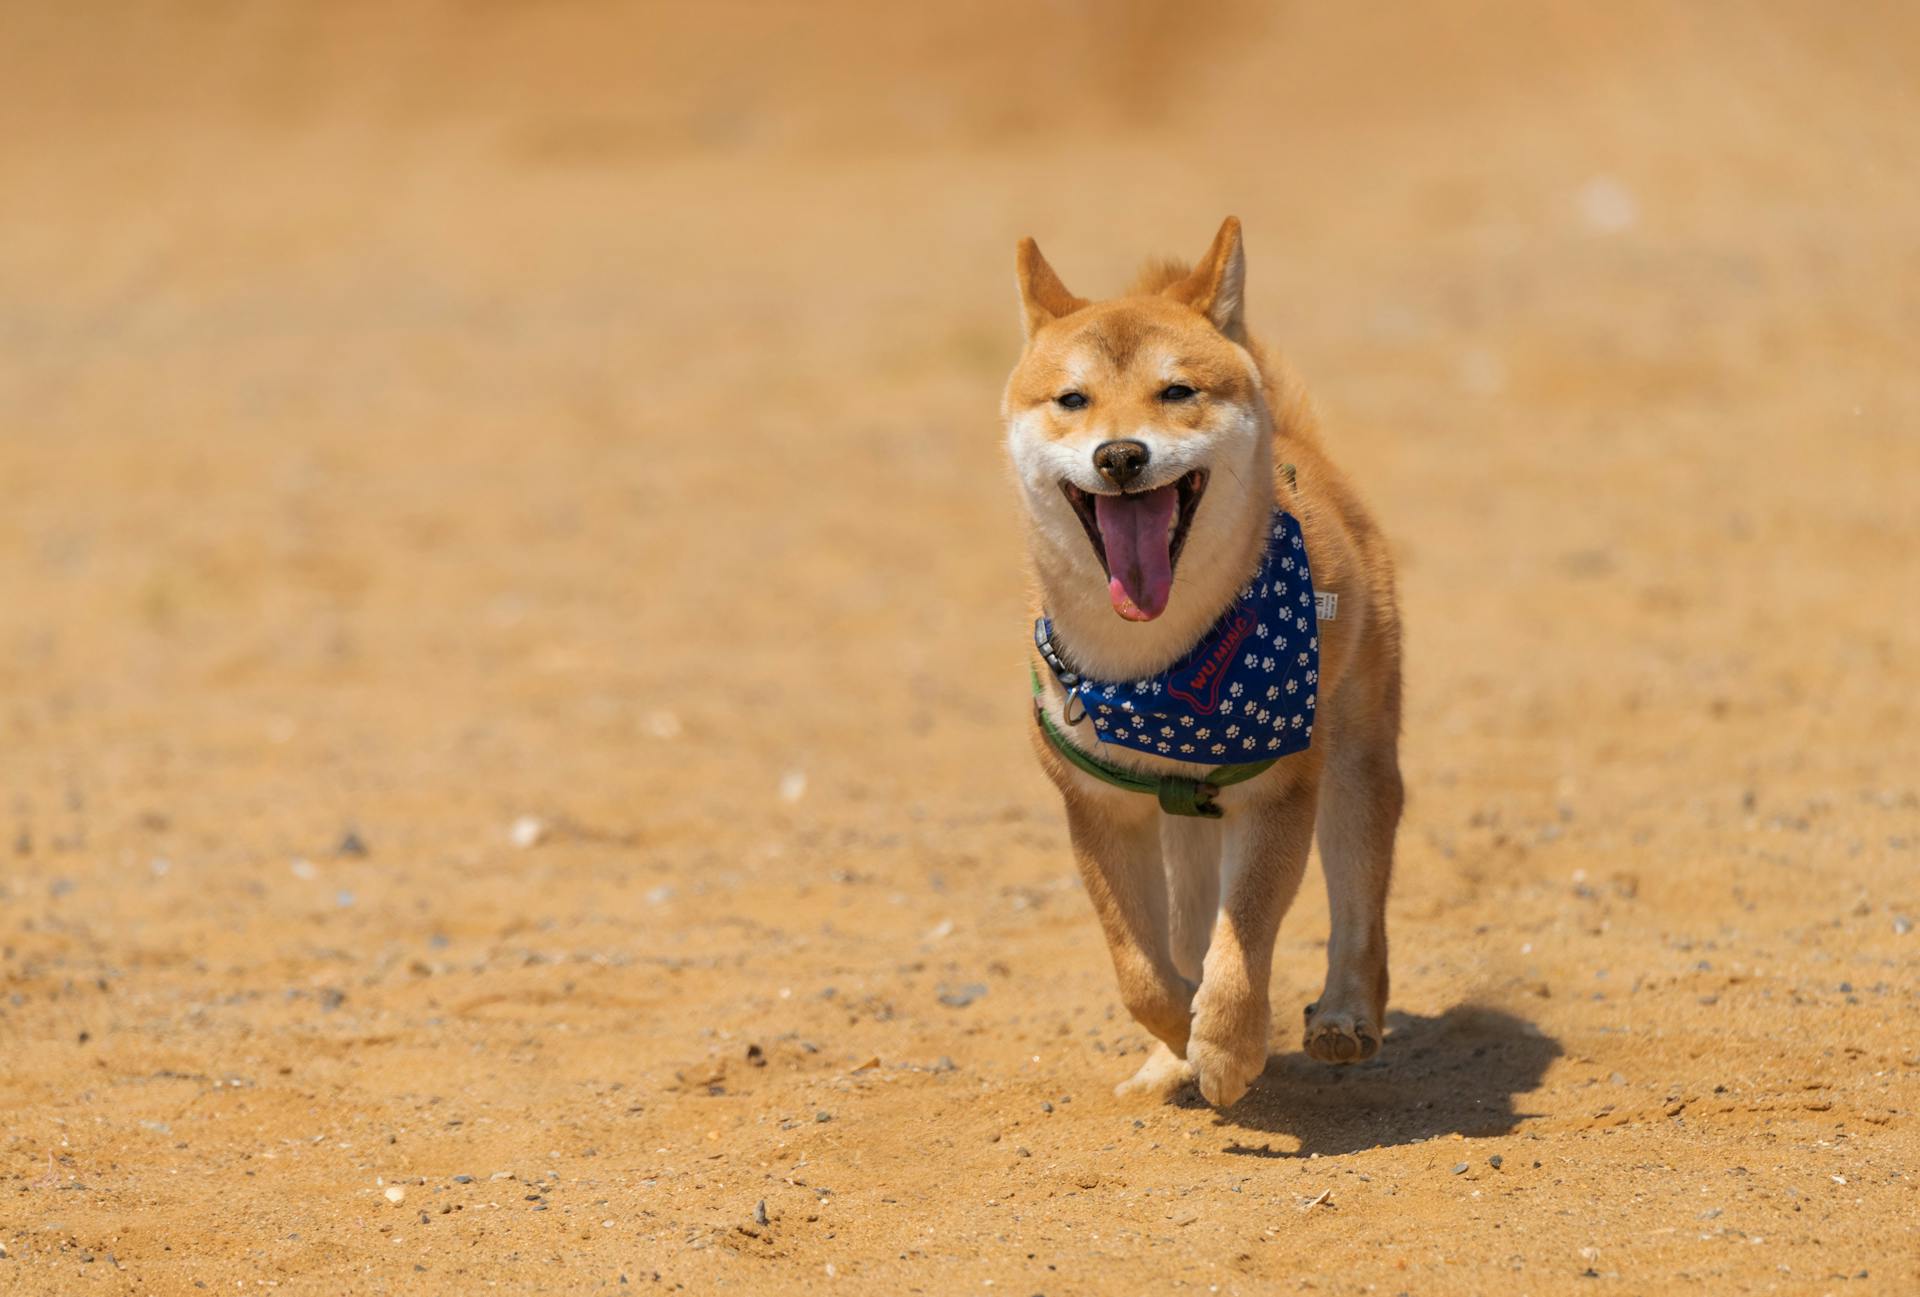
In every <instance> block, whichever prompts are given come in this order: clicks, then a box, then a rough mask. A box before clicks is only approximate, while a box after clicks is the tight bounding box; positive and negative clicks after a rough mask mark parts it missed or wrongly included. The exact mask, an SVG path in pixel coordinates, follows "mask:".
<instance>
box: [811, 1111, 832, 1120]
mask: <svg viewBox="0 0 1920 1297" xmlns="http://www.w3.org/2000/svg"><path fill="white" fill-rule="evenodd" d="M813 1119H814V1120H815V1121H832V1120H833V1114H832V1113H830V1112H828V1111H827V1110H826V1109H825V1108H822V1109H821V1110H820V1111H819V1112H816V1113H814V1114H813Z"/></svg>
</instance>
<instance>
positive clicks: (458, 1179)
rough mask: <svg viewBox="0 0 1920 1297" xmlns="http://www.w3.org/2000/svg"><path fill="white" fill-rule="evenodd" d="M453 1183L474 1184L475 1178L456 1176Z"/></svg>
mask: <svg viewBox="0 0 1920 1297" xmlns="http://www.w3.org/2000/svg"><path fill="white" fill-rule="evenodd" d="M453 1182H454V1183H455V1184H472V1183H473V1177H472V1176H470V1175H456V1176H454V1177H453Z"/></svg>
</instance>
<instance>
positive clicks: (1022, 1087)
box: [0, 0, 1920, 1297]
mask: <svg viewBox="0 0 1920 1297" xmlns="http://www.w3.org/2000/svg"><path fill="white" fill-rule="evenodd" d="M4 13H5V31H6V35H5V39H4V41H0V87H3V89H0V488H3V489H4V501H5V504H4V508H0V795H3V800H0V817H4V818H3V819H0V829H4V835H3V836H0V1248H4V1255H0V1291H5V1292H8V1293H23V1294H24V1293H74V1292H96V1291H98V1292H152V1293H176V1292H183V1293H191V1292H196V1291H200V1290H202V1289H204V1290H206V1291H209V1292H219V1291H225V1292H235V1291H246V1292H252V1291H258V1290H262V1289H266V1288H277V1289H279V1290H281V1291H287V1292H299V1293H309V1292H310V1293H343V1292H352V1293H382V1292H404V1293H413V1292H428V1291H434V1292H437V1291H463V1292H467V1291H475V1290H478V1289H481V1288H485V1287H489V1286H497V1288H498V1289H499V1290H502V1291H513V1292H551V1293H581V1292H602V1291H605V1292H627V1291H652V1290H660V1291H668V1290H681V1291H686V1292H692V1293H715V1292H723V1291H729V1292H764V1291H771V1290H774V1289H775V1288H776V1286H777V1287H778V1288H779V1289H782V1290H789V1291H791V1290H799V1291H809V1292H812V1291H821V1292H827V1291H846V1292H868V1293H909V1292H916V1293H917V1292H923V1293H935V1294H947V1293H958V1292H985V1291H992V1292H1006V1293H1016V1294H1020V1295H1021V1297H1026V1295H1027V1294H1031V1293H1044V1294H1047V1297H1064V1295H1068V1294H1085V1293H1112V1292H1143V1291H1149V1290H1151V1291H1157V1292H1169V1291H1177V1292H1195V1293H1214V1292H1218V1293H1228V1294H1233V1293H1241V1294H1252V1293H1268V1292H1276V1291H1314V1292H1324V1293H1362V1292H1378V1293H1382V1294H1392V1293H1398V1292H1406V1293H1411V1294H1449V1293H1485V1292H1503V1293H1549V1292H1559V1291H1568V1290H1574V1289H1575V1288H1578V1290H1580V1291H1589V1290H1590V1291H1594V1292H1602V1291H1604V1292H1622V1293H1627V1292H1632V1293H1648V1292H1667V1291H1690V1292H1701V1293H1730V1292H1741V1293H1764V1292H1782V1293H1799V1292H1808V1293H1812V1292H1888V1293H1890V1292H1901V1291H1914V1290H1915V1289H1916V1287H1920V1232H1917V1231H1916V1220H1917V1219H1920V1192H1916V1180H1915V1177H1916V1175H1920V1124H1917V1121H1916V1116H1915V1106H1916V1102H1920V1098H1917V1096H1916V1089H1917V1088H1920V1086H1917V1084H1916V1083H1917V1082H1920V1035H1917V1031H1920V1026H1917V1024H1920V1016H1917V1015H1920V988H1917V987H1916V981H1915V974H1916V971H1917V970H1920V933H1917V932H1914V931H1913V930H1912V929H1913V926H1914V925H1915V924H1916V923H1920V873H1917V872H1916V866H1917V865H1920V846H1917V845H1916V844H1917V843H1920V738H1916V729H1915V727H1916V722H1920V705H1917V704H1916V697H1920V613H1917V612H1916V608H1917V607H1920V560H1917V559H1916V554H1920V504H1917V501H1920V439H1917V438H1916V436H1915V429H1916V422H1917V420H1920V369H1917V368H1916V365H1915V356H1916V354H1917V353H1920V167H1916V165H1915V159H1916V157H1920V93H1916V81H1915V78H1914V73H1913V68H1914V67H1915V65H1916V55H1920V40H1917V39H1916V36H1917V35H1920V18H1916V15H1915V11H1914V10H1913V9H1911V8H1910V7H1907V6H1902V5H1894V4H1888V5H1866V4H1862V5H1846V6H1821V5H1814V4H1804V5H1780V4H1763V5H1735V4H1701V5H1663V4H1610V5H1604V6H1602V5H1576V4H1554V5H1505V4H1479V3H1473V4H1464V3H1463V4H1454V3H1446V4H1428V5H1391V6H1372V5H1369V6H1357V5H1349V6H1335V5H1309V4H1274V5H1267V4H1254V3H1244V4H1234V3H1225V4H1220V5H1166V6H1161V5H1157V4H1148V3H1139V2H1136V3H1117V4H1095V3H1067V2H1065V0H1055V2H1053V3H1045V4H1014V3H1005V2H1002V0H993V2H991V3H985V4H974V5H964V6H960V5H956V6H947V7H941V8H937V9H936V8H934V7H931V6H918V5H885V6H883V5H879V4H873V5H847V4H832V5H823V4H812V5H799V4H794V5H775V4H771V3H744V2H740V0H735V2H731V3H712V4H703V5H687V6H667V5H664V4H660V5H641V6H638V7H624V8H616V7H610V6H602V5H594V4H587V3H564V4H562V3H555V4H550V5H533V4H507V3H482V2H480V0H470V2H468V3H451V2H448V3H439V4H414V3H405V4H399V3H396V4H378V5H376V4H357V3H356V4H335V5H318V4H291V3H267V2H265V0H262V2H260V3H245V4H242V3H224V4H217V3H195V4H145V5H141V4H131V3H129V4H113V3H104V2H89V3H75V4H58V5H51V4H27V3H12V4H8V5H6V6H5V10H4ZM1228 212H1233V213H1236V214H1237V215H1239V216H1240V217H1241V218H1242V219H1243V220H1244V221H1245V222H1246V227H1247V232H1248V250H1249V263H1250V275H1251V279H1250V298H1251V318H1252V319H1253V320H1254V322H1255V327H1256V330H1257V331H1258V332H1259V333H1261V334H1262V336H1264V337H1265V338H1266V339H1267V340H1269V341H1270V342H1272V343H1275V344H1277V345H1278V346H1279V347H1280V348H1281V349H1283V350H1284V351H1286V352H1287V354H1288V355H1289V356H1290V357H1291V359H1292V361H1293V362H1294V364H1295V365H1296V366H1297V367H1298V368H1299V369H1300V371H1301V372H1302V373H1303V375H1304V376H1305V377H1306V379H1307V381H1308V382H1309V384H1310V385H1311V386H1312V388H1313V390H1314V392H1315V394H1316V396H1317V399H1318V402H1319V404H1320V407H1321V409H1322V413H1323V415H1324V417H1325V419H1326V422H1327V426H1328V438H1329V441H1330V443H1331V445H1332V446H1333V447H1334V449H1335V452H1336V454H1337V456H1338V458H1339V459H1340V460H1341V461H1342V462H1343V463H1344V465H1345V466H1346V467H1347V468H1348V469H1349V470H1350V471H1351V473H1352V474H1353V475H1354V477H1355V478H1356V479H1357V480H1358V481H1359V482H1360V483H1361V484H1362V486H1363V489H1364V492H1365V494H1366V495H1367V496H1368V497H1369V499H1370V500H1371V502H1372V504H1373V506H1374V508H1375V510H1376V511H1377V513H1378V515H1379V516H1380V518H1381V519H1382V520H1383V522H1384V524H1385V526H1386V529H1387V531H1388V532H1389V534H1390V535H1391V536H1392V537H1393V538H1394V541H1395V544H1396V547H1397V550H1398V553H1399V556H1400V561H1401V564H1402V582H1403V593H1404V601H1405V608H1406V621H1407V624H1408V627H1409V636H1410V676H1409V685H1410V695H1409V699H1410V702H1409V715H1408V723H1407V743H1406V749H1405V751H1406V767H1407V776H1408V781H1409V785H1410V789H1411V793H1412V801H1411V807H1410V811H1409V815H1408V818H1407V821H1406V824H1405V828H1404V831H1403V835H1402V839H1401V842H1402V848H1401V855H1400V869H1399V876H1398V884H1397V888H1396V891H1395V895H1394V900H1393V907H1392V912H1391V922H1392V925H1393V935H1394V939H1395V956H1394V970H1395V1007H1396V1009H1397V1014H1396V1016H1395V1017H1394V1020H1393V1026H1394V1030H1393V1033H1392V1036H1391V1037H1390V1039H1389V1042H1388V1045H1387V1048H1386V1050H1385V1052H1384V1053H1383V1055H1382V1057H1381V1059H1380V1060H1379V1061H1377V1062H1376V1063H1373V1064H1369V1065H1367V1066H1364V1067H1360V1068H1356V1069H1353V1070H1349V1071H1330V1070H1326V1069H1322V1068H1319V1067H1317V1066H1314V1065H1311V1064H1309V1063H1307V1062H1306V1061H1305V1060H1304V1058H1303V1057H1302V1056H1301V1055H1300V1054H1299V1052H1298V1041H1297V1022H1298V1018H1297V1015H1298V1012H1299V1005H1300V1004H1302V1003H1304V1002H1305V1000H1306V998H1307V997H1308V996H1309V995H1310V994H1311V993H1312V992H1313V991H1314V990H1315V989H1316V988H1317V987H1318V985H1319V976H1320V971H1321V961H1322V958H1323V940H1324V934H1325V904H1324V900H1323V898H1322V897H1321V896H1319V895H1318V887H1317V884H1315V883H1313V882H1311V881H1310V883H1309V886H1308V888H1307V889H1306V891H1305V892H1303V897H1302V900H1301V902H1300V903H1299V905H1298V906H1296V908H1295V911H1294V913H1293V914H1292V915H1291V916H1290V917H1289V919H1288V922H1287V924H1286V926H1285V928H1284V930H1283V932H1282V938H1281V946H1280V955H1279V958H1278V960H1277V966H1276V972H1275V983H1274V995H1275V1022H1276V1024H1277V1025H1276V1035H1275V1039H1274V1045H1273V1048H1274V1059H1273V1061H1272V1063H1271V1065H1270V1067H1269V1069H1268V1073H1267V1076H1266V1077H1265V1078H1264V1080H1263V1081H1262V1082H1261V1083H1260V1085H1259V1086H1257V1087H1256V1089H1255V1091H1254V1093H1253V1094H1252V1095H1251V1096H1250V1097H1249V1098H1248V1099H1247V1100H1246V1101H1245V1102H1243V1103H1242V1104H1241V1105H1239V1106H1238V1107H1236V1108H1235V1109H1233V1110H1231V1111H1228V1112H1224V1113H1216V1112H1213V1111H1210V1110H1208V1109H1206V1108H1204V1107H1202V1106H1197V1105H1195V1104H1193V1103H1191V1102H1186V1103H1177V1104H1174V1105H1171V1106H1167V1107H1144V1108H1143V1107H1139V1106H1130V1105H1128V1104H1123V1103H1120V1102H1118V1101H1116V1100H1114V1099H1112V1098H1111V1097H1110V1096H1109V1090H1110V1087H1111V1086H1112V1085H1113V1083H1114V1082H1116V1081H1118V1080H1120V1079H1122V1078H1123V1077H1124V1076H1126V1075H1127V1074H1128V1073H1130V1071H1131V1070H1132V1068H1133V1067H1134V1066H1135V1065H1136V1064H1137V1062H1138V1061H1139V1055H1140V1053H1141V1052H1142V1050H1143V1049H1144V1040H1145V1037H1144V1035H1143V1033H1142V1032H1140V1031H1138V1030H1137V1029H1135V1028H1134V1027H1133V1026H1132V1024H1131V1023H1130V1022H1129V1021H1128V1020H1127V1019H1126V1016H1125V1014H1124V1012H1123V1011H1121V1010H1120V1009H1119V1007H1118V1005H1117V1002H1116V997H1115V995H1114V991H1113V987H1112V982H1111V976H1110V973H1109V971H1108V968H1107V965H1106V958H1105V954H1104V951H1103V950H1102V948H1101V944H1100V941H1099V937H1098V935H1097V932H1096V930H1095V925H1094V924H1093V922H1092V919H1091V917H1090V914H1089V912H1088V907H1087V905H1086V903H1085V900H1084V898H1083V897H1082V896H1081V895H1080V894H1079V889H1078V884H1077V883H1076V881H1075V880H1074V878H1073V873H1072V866H1071V862H1070V860H1069V857H1068V854H1067V850H1066V844H1065V838H1064V831H1063V827H1062V822H1061V816H1060V813H1059V808H1058V805H1057V802H1056V800H1055V798H1054V797H1053V796H1052V794H1051V791H1050V789H1048V787H1047V786H1046V785H1045V783H1044V780H1043V779H1042V777H1041V776H1040V774H1039V773H1038V771H1037V769H1036V768H1035V767H1034V765H1033V764H1032V761H1031V759H1030V756H1029V753H1028V751H1027V746H1026V744H1027V735H1026V733H1025V732H1024V730H1025V726H1026V725H1027V724H1029V723H1030V721H1029V719H1028V711H1027V699H1026V680H1025V666H1024V658H1023V652H1024V649H1023V645H1024V642H1025V635H1026V628H1025V625H1024V623H1023V619H1022V586H1023V577H1022V572H1021V563H1022V558H1021V554H1020V550H1019V539H1018V533H1017V531H1016V528H1015V515H1014V509H1015V504H1014V500H1013V495H1012V490H1011V486H1010V483H1009V480H1008V474H1007V473H1006V470H1005V467H1004V461H1003V456H1002V452H1001V450H1000V447H999V441H998V429H997V420H996V413H995V411H996V403H997V400H998V395H999V388H1000V384H1001V382H1002V380H1003V377H1004V375H1005V372H1006V370H1007V368H1008V367H1009V365H1010V364H1011V362H1012V360H1013V358H1014V355H1015V352H1016V349H1017V346H1018V328H1017V324H1016V316H1015V311H1014V301H1013V289H1012V275H1011V266H1012V250H1013V245H1014V241H1015V240H1016V239H1017V238H1018V237H1019V236H1021V235H1024V234H1033V235H1035V236H1037V237H1038V238H1039V239H1040V241H1041V243H1042V245H1043V246H1044V247H1045V248H1046V249H1047V251H1048V253H1049V255H1050V256H1051V257H1052V259H1053V261H1054V263H1055V264H1056V265H1057V266H1058V267H1059V269H1060V271H1061V272H1062V274H1063V276H1064V277H1065V278H1066V280H1067V282H1068V283H1069V285H1071V286H1072V287H1074V288H1075V289H1076V290H1077V291H1081V292H1084V293H1101V292H1107V291H1112V290H1113V289H1115V288H1117V287H1118V286H1119V285H1120V284H1121V283H1123V282H1124V281H1125V279H1126V277H1127V276H1128V274H1129V273H1130V272H1131V270H1132V268H1133V266H1134V265H1135V264H1136V263H1137V262H1138V260H1140V259H1141V258H1142V257H1144V256H1146V255H1148V254H1159V253H1168V252H1172V253H1179V254H1183V255H1188V256H1192V255H1196V254H1197V253H1198V252H1199V251H1200V250H1201V249H1202V248H1203V247H1204V246H1205V243H1206V240H1207V239H1208V237H1209V236H1210V235H1211V234H1212V232H1213V229H1214V228H1215V226H1216V225H1217V223H1218V221H1219V219H1220V218H1221V217H1222V216H1223V215H1225V214H1226V213H1228ZM516 826H517V827H516ZM458 1177H471V1178H470V1179H461V1178H458ZM393 1190H398V1196H399V1197H400V1199H401V1201H398V1202H394V1201H392V1198H393V1197H394V1194H393V1193H392V1192H390V1191H393ZM1322 1194H1327V1195H1328V1196H1326V1197H1324V1198H1321V1199H1320V1200H1319V1201H1318V1204H1317V1205H1313V1206H1309V1207H1306V1208H1303V1207H1302V1203H1303V1202H1308V1201H1311V1200H1314V1199H1315V1198H1316V1197H1317V1196H1319V1195H1322ZM761 1203H764V1212H762V1211H759V1209H758V1208H759V1204H761ZM1588 1283H1590V1284H1592V1285H1593V1286H1592V1288H1591V1289H1588V1288H1586V1287H1583V1286H1581V1285H1583V1284H1588Z"/></svg>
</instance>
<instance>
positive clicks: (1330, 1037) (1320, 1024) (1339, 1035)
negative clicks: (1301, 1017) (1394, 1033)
mask: <svg viewBox="0 0 1920 1297" xmlns="http://www.w3.org/2000/svg"><path fill="white" fill-rule="evenodd" d="M1302 1043H1303V1044H1304V1045H1305V1047H1306V1051H1307V1055H1308V1056H1309V1057H1311V1058H1315V1059H1318V1060H1319V1061H1320V1062H1322V1063H1364V1062H1366V1061H1367V1060H1368V1059H1370V1058H1372V1057H1373V1056H1374V1055H1375V1054H1378V1053H1379V1052H1380V1029H1379V1027H1377V1026H1375V1025H1374V1022H1373V1020H1372V1019H1371V1018H1369V1017H1368V1016H1367V1015H1366V1014H1364V1013H1354V1012H1351V1011H1348V1010H1343V1009H1339V1008H1336V1007H1334V1006H1332V1005H1327V1006H1325V1007H1322V1006H1321V1005H1318V1004H1309V1005H1308V1006H1307V1032H1306V1038H1305V1040H1304V1041H1303V1042H1302Z"/></svg>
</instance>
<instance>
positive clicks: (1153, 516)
mask: <svg viewBox="0 0 1920 1297" xmlns="http://www.w3.org/2000/svg"><path fill="white" fill-rule="evenodd" d="M1206 489H1207V470H1206V469H1204V468H1196V469H1194V470H1193V471H1192V472H1191V473H1188V474H1187V475H1186V476H1185V477H1182V478H1180V479H1179V480H1178V481H1176V482H1169V483H1167V484H1166V485H1165V486H1160V487H1155V488H1154V489H1153V490H1151V491H1129V492H1125V493H1122V494H1119V495H1095V494H1094V493H1093V492H1091V491H1083V490H1081V489H1080V488H1079V487H1077V486H1075V485H1074V484H1073V483H1071V482H1062V483H1060V490H1061V491H1062V492H1064V493H1065V495H1066V497H1067V502H1068V503H1069V504H1071V505H1072V506H1073V511H1074V512H1075V513H1076V514H1078V515H1079V516H1080V525H1081V526H1083V527H1085V528H1086V529H1087V539H1088V540H1090V541H1092V542H1093V552H1094V553H1095V554H1098V555H1099V556H1100V566H1102V567H1104V568H1105V569H1106V570H1107V595H1108V597H1109V598H1111V599H1112V600H1113V610H1114V611H1115V612H1117V613H1119V614H1120V615H1121V616H1122V617H1125V618H1126V619H1127V620H1128V621H1152V620H1153V619H1154V618H1155V617H1158V616H1159V615H1160V614H1161V613H1163V612H1165V611H1166V610H1167V600H1168V598H1169V597H1171V595H1172V594H1173V569H1174V566H1175V565H1176V564H1178V563H1179V562H1180V551H1181V549H1182V548H1183V547H1185V545H1186V543H1187V529H1188V528H1189V527H1191V526H1192V525H1193V515H1194V511H1195V510H1197V509H1198V508H1199V507H1200V497H1201V496H1202V495H1203V494H1205V493H1206Z"/></svg>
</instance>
